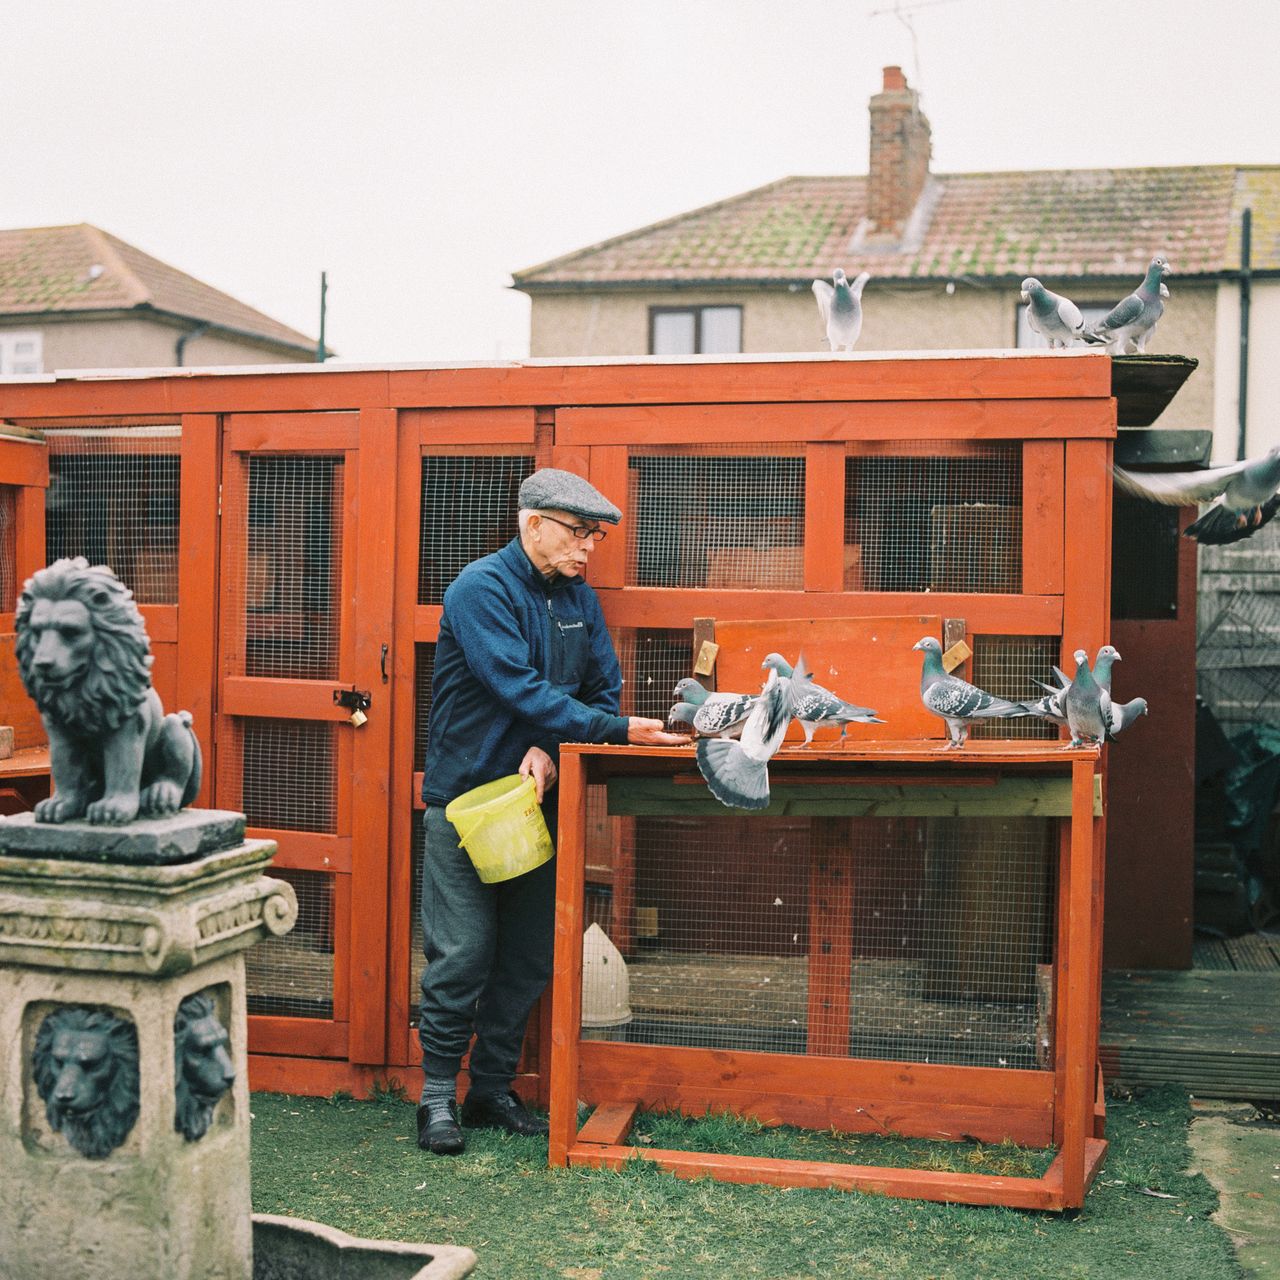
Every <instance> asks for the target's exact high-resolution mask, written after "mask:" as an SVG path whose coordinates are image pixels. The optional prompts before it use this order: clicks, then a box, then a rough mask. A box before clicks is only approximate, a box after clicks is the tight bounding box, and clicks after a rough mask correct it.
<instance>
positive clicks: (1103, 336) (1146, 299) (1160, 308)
mask: <svg viewBox="0 0 1280 1280" xmlns="http://www.w3.org/2000/svg"><path fill="white" fill-rule="evenodd" d="M1168 274H1169V264H1168V262H1166V261H1165V260H1164V258H1161V257H1155V258H1152V259H1151V265H1150V266H1149V267H1148V268H1147V274H1146V275H1145V276H1143V278H1142V283H1141V284H1140V285H1139V286H1138V287H1137V288H1136V289H1135V290H1134V291H1133V292H1132V293H1131V294H1129V296H1128V297H1127V298H1122V299H1121V300H1120V301H1119V302H1117V303H1116V305H1115V306H1114V307H1112V308H1111V310H1110V311H1109V312H1107V314H1106V315H1105V316H1104V317H1103V318H1102V319H1101V320H1099V321H1098V323H1097V324H1096V325H1094V326H1092V327H1091V328H1090V327H1087V328H1085V330H1084V332H1083V333H1082V334H1081V336H1082V337H1083V338H1084V340H1085V341H1086V342H1092V343H1094V344H1095V345H1097V346H1105V347H1106V348H1107V350H1108V351H1109V352H1110V353H1111V354H1112V355H1113V356H1122V355H1125V354H1127V353H1128V351H1129V348H1130V346H1132V348H1133V350H1134V351H1139V352H1140V351H1145V350H1146V349H1147V341H1148V339H1149V338H1150V337H1151V334H1152V331H1153V330H1154V329H1155V327H1156V325H1157V323H1159V320H1160V317H1161V316H1162V315H1164V300H1165V298H1167V297H1168V296H1169V290H1168V288H1166V286H1165V285H1164V284H1163V280H1164V277H1165V276H1167V275H1168Z"/></svg>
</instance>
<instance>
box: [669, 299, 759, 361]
mask: <svg viewBox="0 0 1280 1280" xmlns="http://www.w3.org/2000/svg"><path fill="white" fill-rule="evenodd" d="M741 350H742V308H741V307H650V308H649V354H650V355H655V356H695V355H709V356H723V355H737V354H738V352H740V351H741Z"/></svg>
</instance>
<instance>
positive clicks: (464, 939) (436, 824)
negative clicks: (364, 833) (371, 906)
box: [418, 468, 688, 1155]
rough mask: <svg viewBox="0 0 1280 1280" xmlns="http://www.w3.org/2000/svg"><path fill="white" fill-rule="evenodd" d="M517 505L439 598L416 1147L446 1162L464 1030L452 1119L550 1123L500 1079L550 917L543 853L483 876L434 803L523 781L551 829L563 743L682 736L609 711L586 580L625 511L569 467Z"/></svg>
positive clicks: (601, 635)
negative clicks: (496, 878) (461, 1085)
mask: <svg viewBox="0 0 1280 1280" xmlns="http://www.w3.org/2000/svg"><path fill="white" fill-rule="evenodd" d="M519 503H520V515H519V522H520V533H519V536H518V537H516V538H514V539H512V541H511V542H509V543H508V544H507V545H506V546H505V547H503V548H502V550H501V551H498V552H495V553H494V554H493V555H490V556H485V557H484V558H483V559H480V560H476V561H474V562H473V563H471V564H469V565H467V567H466V568H465V569H463V571H462V572H461V573H460V574H459V575H458V577H457V578H456V579H455V580H454V582H453V584H452V585H451V586H450V587H449V589H448V590H447V591H446V592H445V596H444V616H443V618H442V619H441V622H440V639H439V641H438V642H437V644H436V661H435V678H434V680H433V682H432V687H431V725H430V733H429V735H428V744H427V759H426V770H425V777H424V781H423V788H422V792H423V799H424V800H425V801H426V804H427V812H426V817H425V824H426V853H425V856H424V858H423V863H422V927H423V936H424V938H425V949H426V953H427V968H426V971H425V972H424V974H423V977H422V1004H421V1014H420V1017H419V1023H418V1037H419V1040H420V1041H421V1044H422V1069H423V1074H424V1076H425V1077H426V1081H425V1084H424V1085H423V1091H422V1102H421V1105H420V1106H419V1107H418V1145H419V1146H420V1147H422V1148H423V1149H424V1150H426V1151H434V1152H436V1153H437V1154H441V1155H456V1154H457V1153H458V1152H460V1151H461V1150H462V1149H463V1145H464V1140H463V1135H462V1130H461V1128H460V1127H459V1115H458V1110H457V1102H456V1098H457V1077H458V1071H459V1068H460V1065H461V1059H462V1056H463V1054H464V1053H465V1052H466V1049H467V1045H468V1043H469V1042H470V1040H471V1036H472V1034H473V1032H474V1034H475V1045H474V1046H473V1048H472V1050H471V1062H470V1075H471V1085H470V1090H469V1092H468V1093H467V1096H466V1099H465V1101H464V1102H463V1104H462V1114H461V1122H462V1124H466V1125H472V1126H486V1127H495V1128H500V1129H505V1130H507V1131H508V1132H510V1133H519V1134H540V1133H546V1131H547V1125H546V1122H545V1121H544V1120H540V1119H538V1118H536V1117H534V1116H532V1115H530V1114H529V1112H528V1111H526V1110H525V1108H524V1105H523V1104H522V1103H521V1101H520V1099H519V1098H518V1097H517V1096H516V1095H515V1093H514V1092H512V1089H511V1083H512V1080H513V1078H514V1076H515V1071H516V1063H517V1061H518V1059H519V1057H520V1047H521V1044H522V1042H523V1039H524V1029H525V1024H526V1022H527V1021H528V1018H529V1012H530V1010H531V1009H532V1008H533V1004H534V1002H535V1001H536V1000H537V998H538V996H539V995H540V994H541V993H542V990H543V988H544V987H545V986H546V984H547V981H548V979H549V978H550V976H551V958H552V938H553V924H554V916H555V861H554V859H553V860H552V861H551V862H546V863H544V864H543V865H542V866H540V867H538V868H536V869H535V870H533V871H530V872H527V873H526V874H524V875H521V876H517V877H515V878H514V879H512V880H506V881H501V882H499V883H497V884H485V883H483V882H482V881H481V880H480V878H479V877H478V876H477V874H476V872H475V869H474V868H473V867H472V865H471V861H470V859H469V858H468V857H467V854H466V851H465V850H464V849H462V848H461V847H460V846H459V844H458V837H457V832H456V831H455V830H454V828H453V826H452V824H451V823H450V822H449V821H448V820H447V819H446V818H445V816H444V807H445V805H446V804H448V803H449V801H450V800H452V799H454V797H455V796H459V795H461V794H462V793H463V792H464V791H469V790H470V789H471V788H472V787H478V786H480V784H481V783H485V782H492V781H493V780H494V779H495V778H500V777H504V776H506V775H508V774H512V773H516V772H519V773H522V774H526V775H532V777H533V779H534V783H535V786H536V788H537V795H538V800H539V803H543V802H544V801H545V804H544V813H545V815H546V819H547V825H548V827H550V829H551V833H552V836H553V838H554V836H555V830H556V807H555V802H554V793H553V792H552V791H551V788H553V787H554V786H555V782H556V756H557V753H558V750H559V746H560V743H562V742H614V743H624V742H631V743H643V744H648V745H654V746H672V745H677V744H679V743H683V742H687V741H688V738H686V737H684V736H682V735H679V734H672V733H665V732H664V731H663V722H662V721H661V720H645V719H640V718H638V717H636V716H630V717H627V716H620V715H619V714H618V694H619V692H620V691H621V688H622V676H621V672H620V670H619V667H618V659H617V656H616V654H615V653H614V651H613V645H612V643H611V642H610V640H609V633H608V631H607V630H606V629H605V624H604V618H603V616H602V615H601V612H600V602H599V601H598V600H597V599H596V595H595V592H594V591H592V590H591V588H590V587H589V586H588V585H587V584H586V583H585V582H584V581H583V578H582V574H583V571H584V570H585V569H586V567H587V563H588V561H589V560H590V557H591V552H592V550H593V549H594V548H595V545H596V543H597V542H599V541H600V540H601V539H602V538H603V537H604V536H605V532H606V531H605V530H604V529H603V528H602V527H601V525H602V524H604V523H607V524H611V525H613V524H617V523H618V521H619V520H620V519H621V518H622V513H621V512H620V511H619V510H618V508H617V507H615V506H614V505H613V503H612V502H610V501H609V500H608V499H607V498H606V497H605V496H604V495H603V494H602V493H600V492H599V490H597V489H595V488H594V487H593V486H591V485H590V484H588V483H587V482H586V481H585V480H583V479H582V478H581V477H580V476H576V475H574V474H572V473H571V472H568V471H557V470H554V469H552V468H544V469H543V470H541V471H535V472H534V473H533V474H532V475H531V476H529V477H528V478H527V479H526V480H525V481H524V483H523V484H522V485H521V486H520V493H519Z"/></svg>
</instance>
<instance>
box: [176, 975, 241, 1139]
mask: <svg viewBox="0 0 1280 1280" xmlns="http://www.w3.org/2000/svg"><path fill="white" fill-rule="evenodd" d="M230 1043H231V1037H230V1036H228V1035H227V1029H226V1027H224V1026H223V1025H222V1023H221V1022H220V1021H219V1020H218V1015H217V1013H216V1011H215V1010H214V1006H213V998H212V997H211V996H209V995H207V994H205V993H204V992H203V991H198V992H196V994H195V995H191V996H188V997H187V998H186V999H185V1000H184V1001H183V1002H182V1003H181V1004H180V1005H179V1006H178V1013H177V1016H176V1017H175V1018H174V1020H173V1049H174V1059H175V1064H174V1065H175V1072H176V1080H177V1098H178V1102H177V1107H176V1109H175V1111H174V1116H173V1127H174V1128H175V1129H176V1130H177V1131H178V1132H179V1133H180V1134H182V1136H183V1137H184V1138H186V1140H187V1141H188V1142H194V1141H195V1140H196V1139H197V1138H203V1137H204V1135H205V1134H206V1133H207V1132H208V1130H209V1125H210V1124H212V1123H213V1109H214V1107H216V1106H217V1105H218V1099H219V1098H221V1097H222V1095H223V1094H224V1093H226V1091H227V1090H228V1089H230V1088H231V1086H232V1085H233V1084H235V1080H236V1068H235V1063H234V1062H232V1061H231V1054H230V1053H229V1052H228V1048H229V1046H230Z"/></svg>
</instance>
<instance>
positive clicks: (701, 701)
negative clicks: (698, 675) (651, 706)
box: [667, 676, 760, 738]
mask: <svg viewBox="0 0 1280 1280" xmlns="http://www.w3.org/2000/svg"><path fill="white" fill-rule="evenodd" d="M673 695H674V697H675V698H676V699H677V702H676V704H675V706H673V707H672V708H671V710H670V711H669V712H668V713H667V720H668V721H670V722H674V721H679V722H681V723H682V724H689V725H692V726H693V727H694V729H696V730H697V732H698V733H699V734H701V735H702V736H703V737H704V738H734V737H738V736H739V735H740V734H741V733H742V726H743V725H744V724H745V723H746V721H747V717H748V716H749V715H750V714H751V710H752V708H753V707H754V706H755V705H756V703H757V702H759V701H760V695H759V694H758V693H709V692H708V691H707V690H706V689H704V688H703V686H702V685H700V684H699V683H698V682H697V681H696V680H694V679H693V678H692V677H691V676H686V677H685V678H684V679H683V680H681V681H680V682H679V683H678V684H677V685H676V687H675V689H674V691H673Z"/></svg>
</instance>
